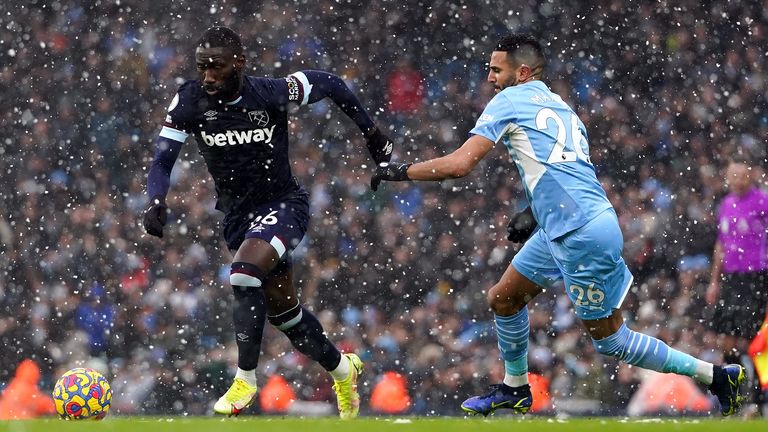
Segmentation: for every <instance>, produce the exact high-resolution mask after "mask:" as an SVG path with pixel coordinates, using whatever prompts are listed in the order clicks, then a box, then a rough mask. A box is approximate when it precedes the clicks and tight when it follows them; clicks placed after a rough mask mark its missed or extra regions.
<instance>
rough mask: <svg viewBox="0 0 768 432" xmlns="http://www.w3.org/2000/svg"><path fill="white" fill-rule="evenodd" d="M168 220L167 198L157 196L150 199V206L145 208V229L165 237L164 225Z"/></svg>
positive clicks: (157, 235) (149, 232) (152, 233)
mask: <svg viewBox="0 0 768 432" xmlns="http://www.w3.org/2000/svg"><path fill="white" fill-rule="evenodd" d="M167 221H168V206H167V205H165V199H163V198H160V197H155V198H152V199H151V200H150V206H149V207H147V209H146V210H144V230H146V231H147V234H149V235H153V236H155V237H160V238H163V227H164V226H165V223H166V222H167Z"/></svg>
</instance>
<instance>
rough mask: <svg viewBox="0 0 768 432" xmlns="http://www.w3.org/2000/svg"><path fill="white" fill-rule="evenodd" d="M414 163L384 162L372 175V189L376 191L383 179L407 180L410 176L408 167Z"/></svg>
mask: <svg viewBox="0 0 768 432" xmlns="http://www.w3.org/2000/svg"><path fill="white" fill-rule="evenodd" d="M411 165H413V164H412V163H397V162H383V163H380V164H379V165H378V166H377V167H376V172H374V173H373V176H371V189H373V191H374V192H376V190H378V189H379V183H381V181H382V180H387V181H406V180H410V179H409V178H408V167H409V166H411Z"/></svg>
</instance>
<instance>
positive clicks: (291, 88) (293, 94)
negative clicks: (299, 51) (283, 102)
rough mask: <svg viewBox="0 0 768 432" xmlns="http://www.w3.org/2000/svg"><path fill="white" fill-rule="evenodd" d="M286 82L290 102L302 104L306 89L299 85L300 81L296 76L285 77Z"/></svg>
mask: <svg viewBox="0 0 768 432" xmlns="http://www.w3.org/2000/svg"><path fill="white" fill-rule="evenodd" d="M285 81H286V82H287V83H288V100H289V101H290V102H299V103H301V101H303V100H304V88H303V87H302V86H301V83H299V80H298V79H296V77H295V76H293V75H290V76H287V77H285Z"/></svg>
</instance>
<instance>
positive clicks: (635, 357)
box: [592, 324, 712, 383]
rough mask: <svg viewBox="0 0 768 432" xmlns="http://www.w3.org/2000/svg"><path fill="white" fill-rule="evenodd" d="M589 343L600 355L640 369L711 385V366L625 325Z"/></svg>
mask: <svg viewBox="0 0 768 432" xmlns="http://www.w3.org/2000/svg"><path fill="white" fill-rule="evenodd" d="M592 344H593V345H594V346H595V349H596V350H597V351H598V352H599V353H601V354H605V355H609V356H613V357H617V358H618V359H619V360H623V361H624V362H626V363H629V364H631V365H634V366H639V367H641V368H643V369H650V370H654V371H657V372H663V373H675V374H678V375H687V376H689V377H692V378H696V379H697V380H699V381H701V382H704V383H707V381H709V382H710V383H711V382H712V378H711V375H712V372H711V371H712V365H711V364H710V363H707V362H703V361H701V360H699V359H697V358H695V357H693V356H691V355H688V354H686V353H684V352H681V351H678V350H676V349H674V348H670V347H669V346H668V345H667V344H665V343H664V342H662V341H660V340H658V339H656V338H654V337H651V336H648V335H646V334H643V333H638V332H636V331H632V330H630V329H629V327H627V325H626V324H622V325H621V328H620V329H619V331H617V332H616V333H614V334H612V335H611V336H608V337H607V338H605V339H600V340H594V339H593V340H592Z"/></svg>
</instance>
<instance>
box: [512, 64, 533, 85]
mask: <svg viewBox="0 0 768 432" xmlns="http://www.w3.org/2000/svg"><path fill="white" fill-rule="evenodd" d="M516 74H517V80H518V81H519V82H526V81H528V80H529V79H530V78H531V77H532V76H533V69H531V67H530V66H528V65H527V64H525V63H523V64H521V65H520V67H519V68H517V72H516Z"/></svg>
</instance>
